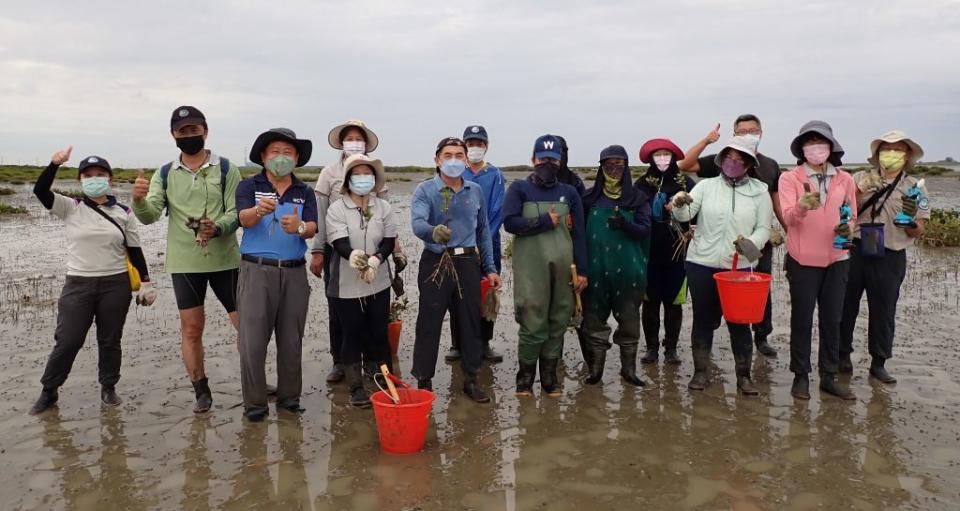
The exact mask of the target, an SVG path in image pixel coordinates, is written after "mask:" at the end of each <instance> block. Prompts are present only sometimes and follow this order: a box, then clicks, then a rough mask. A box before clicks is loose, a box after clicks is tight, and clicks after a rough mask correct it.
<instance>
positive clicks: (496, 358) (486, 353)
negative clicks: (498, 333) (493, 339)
mask: <svg viewBox="0 0 960 511" xmlns="http://www.w3.org/2000/svg"><path fill="white" fill-rule="evenodd" d="M483 359H484V360H486V361H487V362H490V363H493V364H499V363H500V362H503V355H501V354H499V353H497V352H496V351H494V349H493V348H491V347H490V343H489V342H484V343H483Z"/></svg>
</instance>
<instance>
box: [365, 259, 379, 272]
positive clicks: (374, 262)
mask: <svg viewBox="0 0 960 511" xmlns="http://www.w3.org/2000/svg"><path fill="white" fill-rule="evenodd" d="M367 266H369V267H370V268H372V269H373V271H374V272H376V271H377V268H379V267H380V258H379V257H377V256H370V257H369V258H368V259H367Z"/></svg>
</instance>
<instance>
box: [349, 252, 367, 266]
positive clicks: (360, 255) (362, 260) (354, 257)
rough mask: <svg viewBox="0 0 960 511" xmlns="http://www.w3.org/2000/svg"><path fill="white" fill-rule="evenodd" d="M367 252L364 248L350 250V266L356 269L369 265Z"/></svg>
mask: <svg viewBox="0 0 960 511" xmlns="http://www.w3.org/2000/svg"><path fill="white" fill-rule="evenodd" d="M367 257H368V256H367V254H366V252H364V251H363V250H354V251H353V252H350V267H351V268H353V269H355V270H363V269H364V268H366V267H367Z"/></svg>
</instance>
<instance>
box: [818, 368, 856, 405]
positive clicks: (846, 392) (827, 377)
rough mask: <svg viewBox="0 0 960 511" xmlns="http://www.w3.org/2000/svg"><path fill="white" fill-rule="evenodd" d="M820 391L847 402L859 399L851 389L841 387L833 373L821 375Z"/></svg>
mask: <svg viewBox="0 0 960 511" xmlns="http://www.w3.org/2000/svg"><path fill="white" fill-rule="evenodd" d="M820 390H821V391H823V392H826V393H827V394H830V395H833V396H836V397H839V398H840V399H843V400H845V401H852V400H855V399H857V396H855V395H853V392H850V389H848V388H847V387H845V386H844V385H841V384H840V383H839V382H838V381H837V377H836V375H834V374H831V373H820Z"/></svg>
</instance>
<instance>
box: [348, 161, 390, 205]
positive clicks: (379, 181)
mask: <svg viewBox="0 0 960 511" xmlns="http://www.w3.org/2000/svg"><path fill="white" fill-rule="evenodd" d="M360 165H369V166H370V167H371V168H373V176H374V180H375V184H374V185H373V193H379V192H380V191H381V190H383V187H384V186H385V185H386V184H387V172H386V171H385V170H384V169H383V162H381V161H380V160H375V159H373V158H371V157H369V156H367V155H365V154H354V155H352V156H350V157H349V158H347V159H346V160H344V162H343V186H342V187H340V193H342V194H344V195H346V194H347V193H349V192H350V171H351V170H353V168H354V167H357V166H360Z"/></svg>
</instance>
